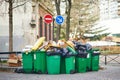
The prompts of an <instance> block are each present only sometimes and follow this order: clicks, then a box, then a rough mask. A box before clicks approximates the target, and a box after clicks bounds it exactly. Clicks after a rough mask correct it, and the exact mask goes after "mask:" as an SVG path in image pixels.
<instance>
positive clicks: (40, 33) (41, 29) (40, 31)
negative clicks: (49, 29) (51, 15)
mask: <svg viewBox="0 0 120 80" xmlns="http://www.w3.org/2000/svg"><path fill="white" fill-rule="evenodd" d="M39 24H40V26H39V35H40V37H42V34H43V26H42V24H43V20H42V17H40V23H39Z"/></svg>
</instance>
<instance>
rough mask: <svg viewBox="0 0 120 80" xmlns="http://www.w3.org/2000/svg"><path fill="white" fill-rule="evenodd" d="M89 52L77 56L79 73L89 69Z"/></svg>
mask: <svg viewBox="0 0 120 80" xmlns="http://www.w3.org/2000/svg"><path fill="white" fill-rule="evenodd" d="M86 67H87V53H83V54H79V55H77V56H76V61H75V68H76V71H77V72H78V73H84V72H86V71H87V68H86Z"/></svg>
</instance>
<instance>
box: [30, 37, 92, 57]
mask: <svg viewBox="0 0 120 80" xmlns="http://www.w3.org/2000/svg"><path fill="white" fill-rule="evenodd" d="M90 49H92V46H91V45H90V44H83V43H81V42H77V41H70V40H68V41H66V40H64V39H62V40H59V41H58V42H55V41H46V42H45V37H41V38H39V39H38V40H37V42H36V43H35V44H34V45H33V47H32V48H31V49H30V50H29V51H36V50H44V51H46V52H52V53H58V54H61V55H62V56H67V55H77V54H78V53H81V52H85V51H87V50H90ZM29 51H28V52H29Z"/></svg>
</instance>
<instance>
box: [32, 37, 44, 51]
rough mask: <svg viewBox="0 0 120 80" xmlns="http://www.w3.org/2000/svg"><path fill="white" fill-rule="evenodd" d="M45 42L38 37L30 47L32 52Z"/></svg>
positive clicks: (42, 38)
mask: <svg viewBox="0 0 120 80" xmlns="http://www.w3.org/2000/svg"><path fill="white" fill-rule="evenodd" d="M44 40H45V37H40V38H39V39H38V40H37V42H36V43H35V44H34V46H33V47H32V50H34V51H35V50H37V49H39V47H40V46H42V44H43V42H44Z"/></svg>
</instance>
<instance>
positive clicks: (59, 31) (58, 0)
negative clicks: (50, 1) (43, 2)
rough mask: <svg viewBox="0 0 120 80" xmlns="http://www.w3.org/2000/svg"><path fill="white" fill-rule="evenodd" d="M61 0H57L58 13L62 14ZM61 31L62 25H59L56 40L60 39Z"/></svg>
mask: <svg viewBox="0 0 120 80" xmlns="http://www.w3.org/2000/svg"><path fill="white" fill-rule="evenodd" d="M60 1H61V0H55V6H56V11H57V15H60ZM60 33H61V25H58V26H57V33H56V41H58V40H59V39H60Z"/></svg>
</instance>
